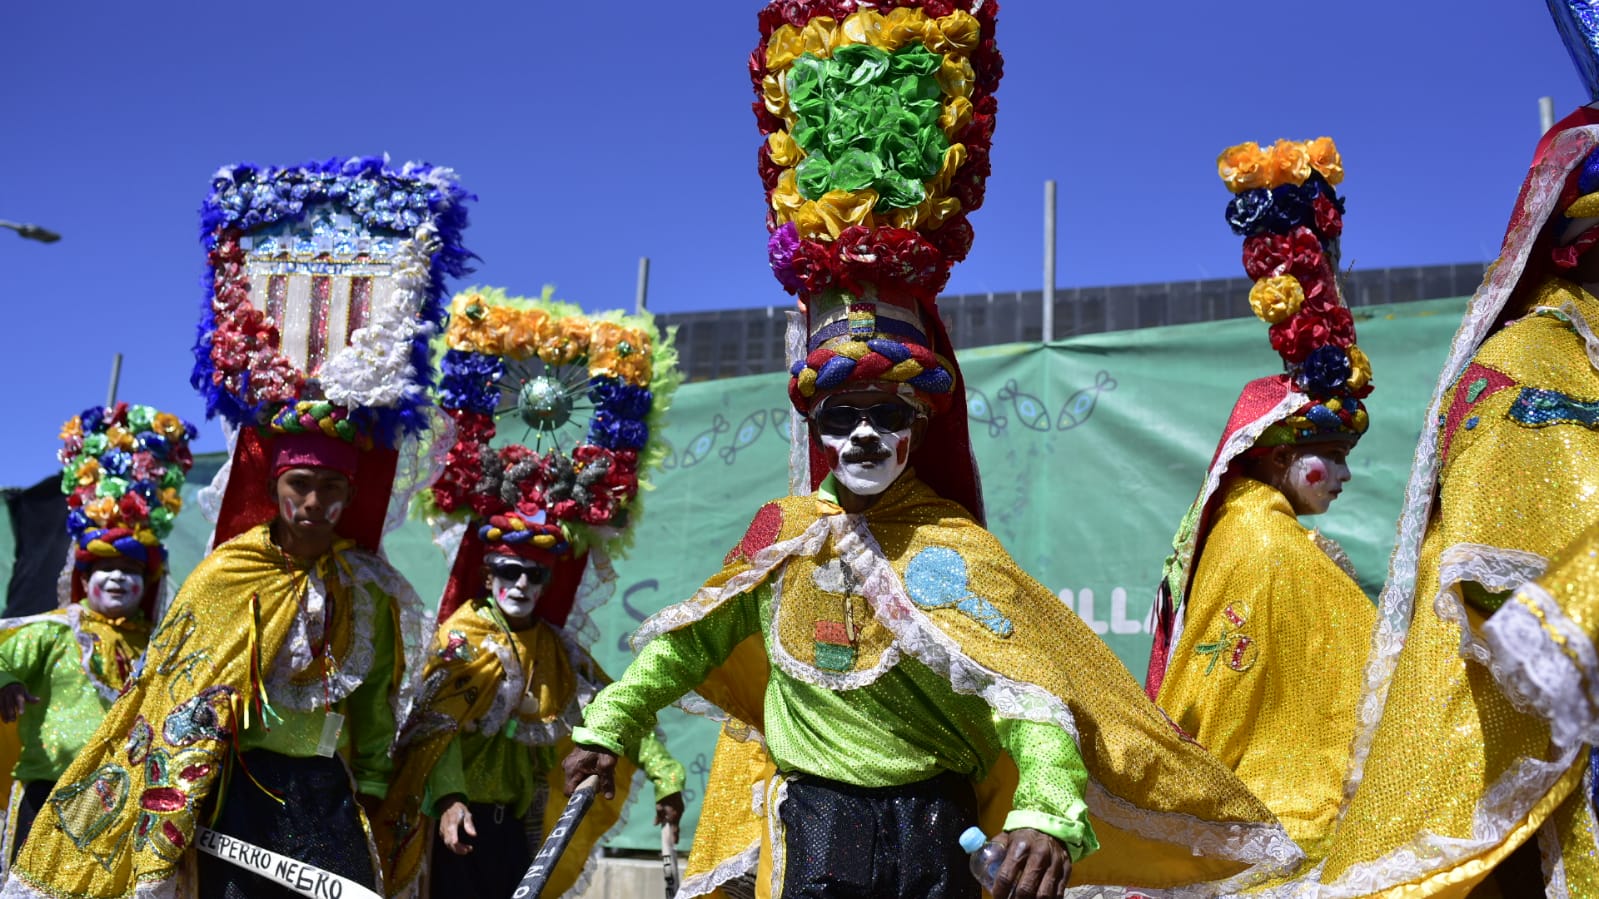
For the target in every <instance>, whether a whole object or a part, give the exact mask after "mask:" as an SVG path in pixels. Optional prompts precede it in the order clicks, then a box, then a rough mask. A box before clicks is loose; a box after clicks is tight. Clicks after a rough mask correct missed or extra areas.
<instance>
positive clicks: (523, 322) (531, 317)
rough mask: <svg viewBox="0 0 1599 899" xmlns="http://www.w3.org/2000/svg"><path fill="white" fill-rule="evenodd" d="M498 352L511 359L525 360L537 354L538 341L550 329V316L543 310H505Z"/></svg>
mask: <svg viewBox="0 0 1599 899" xmlns="http://www.w3.org/2000/svg"><path fill="white" fill-rule="evenodd" d="M507 311H510V312H512V313H513V314H511V315H509V316H507V318H506V322H505V331H504V335H503V343H502V344H501V345H500V351H501V352H502V353H504V354H505V355H507V356H510V357H511V358H512V359H526V358H528V357H529V356H532V355H533V354H534V353H536V352H538V347H539V343H540V341H542V340H543V339H544V335H545V333H546V332H547V331H548V330H549V327H550V314H549V313H548V312H545V311H544V310H543V309H515V310H507Z"/></svg>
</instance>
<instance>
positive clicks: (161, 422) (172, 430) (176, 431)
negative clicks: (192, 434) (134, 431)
mask: <svg viewBox="0 0 1599 899" xmlns="http://www.w3.org/2000/svg"><path fill="white" fill-rule="evenodd" d="M150 426H151V427H153V428H155V432H156V433H157V434H160V435H161V436H162V437H165V438H166V439H167V440H177V439H179V438H181V437H183V436H184V435H185V433H186V432H187V430H188V429H187V428H185V427H184V426H183V420H182V419H180V418H178V417H177V416H176V415H173V414H172V413H171V412H157V413H156V414H155V419H154V420H153V421H152V422H151V423H150Z"/></svg>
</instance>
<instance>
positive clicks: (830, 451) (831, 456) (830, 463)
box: [825, 446, 838, 468]
mask: <svg viewBox="0 0 1599 899" xmlns="http://www.w3.org/2000/svg"><path fill="white" fill-rule="evenodd" d="M825 449H826V453H827V467H828V468H837V467H838V450H837V449H836V448H834V447H831V446H829V447H826V448H825Z"/></svg>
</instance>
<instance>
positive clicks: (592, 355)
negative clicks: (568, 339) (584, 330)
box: [589, 322, 651, 387]
mask: <svg viewBox="0 0 1599 899" xmlns="http://www.w3.org/2000/svg"><path fill="white" fill-rule="evenodd" d="M650 369H651V366H650V339H649V336H648V335H646V334H645V333H644V332H643V331H641V330H639V329H638V328H627V327H623V326H622V325H619V324H616V323H615V322H597V323H595V325H594V334H593V336H592V337H591V338H590V340H589V375H590V376H591V377H609V378H620V379H621V380H623V381H626V382H627V383H628V384H630V385H632V386H634V387H645V386H648V385H649V383H650V374H651V371H650Z"/></svg>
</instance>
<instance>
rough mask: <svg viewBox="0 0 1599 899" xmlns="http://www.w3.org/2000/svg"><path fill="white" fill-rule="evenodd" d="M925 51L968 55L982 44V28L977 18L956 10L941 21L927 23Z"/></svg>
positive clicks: (935, 20)
mask: <svg viewBox="0 0 1599 899" xmlns="http://www.w3.org/2000/svg"><path fill="white" fill-rule="evenodd" d="M924 39H925V40H926V41H927V49H929V50H931V51H933V52H934V53H954V54H959V55H962V56H965V55H968V54H970V53H971V52H972V51H973V50H976V49H977V45H978V44H979V43H981V42H982V39H983V28H982V26H981V25H979V24H977V18H976V17H975V16H973V15H972V14H971V13H969V12H966V11H965V10H960V9H957V10H955V11H954V12H952V13H950V14H949V15H947V16H944V17H943V18H941V19H934V20H933V21H932V22H931V23H929V25H928V27H927V31H926V37H925V38H924Z"/></svg>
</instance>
